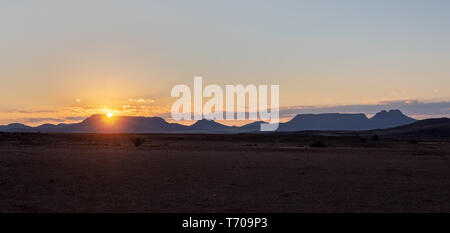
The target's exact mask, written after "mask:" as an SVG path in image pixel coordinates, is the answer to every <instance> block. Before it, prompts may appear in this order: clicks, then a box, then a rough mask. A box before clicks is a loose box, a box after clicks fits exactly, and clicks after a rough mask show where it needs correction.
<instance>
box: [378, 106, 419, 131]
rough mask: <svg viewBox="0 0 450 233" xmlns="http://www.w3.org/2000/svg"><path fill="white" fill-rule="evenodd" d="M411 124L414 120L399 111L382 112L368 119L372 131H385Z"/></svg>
mask: <svg viewBox="0 0 450 233" xmlns="http://www.w3.org/2000/svg"><path fill="white" fill-rule="evenodd" d="M413 122H416V120H415V119H413V118H411V117H408V116H406V115H404V114H403V113H402V112H401V111H400V110H390V111H384V110H383V111H381V112H379V113H377V114H375V116H373V117H372V118H370V127H371V128H374V129H386V128H392V127H396V126H399V125H406V124H411V123H413Z"/></svg>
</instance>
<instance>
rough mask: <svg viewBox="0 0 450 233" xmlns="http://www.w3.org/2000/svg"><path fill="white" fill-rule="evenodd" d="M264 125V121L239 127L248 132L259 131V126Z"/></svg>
mask: <svg viewBox="0 0 450 233" xmlns="http://www.w3.org/2000/svg"><path fill="white" fill-rule="evenodd" d="M263 123H266V122H264V121H255V122H252V123H249V124H246V125H243V126H241V127H239V128H240V129H242V130H249V131H259V130H260V129H261V124H263Z"/></svg>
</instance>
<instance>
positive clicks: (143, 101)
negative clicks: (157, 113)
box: [128, 98, 155, 104]
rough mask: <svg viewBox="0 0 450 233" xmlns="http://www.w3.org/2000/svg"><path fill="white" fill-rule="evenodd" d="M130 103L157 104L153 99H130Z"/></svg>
mask: <svg viewBox="0 0 450 233" xmlns="http://www.w3.org/2000/svg"><path fill="white" fill-rule="evenodd" d="M128 101H130V102H136V103H149V104H150V103H154V102H155V100H153V99H148V98H147V99H128Z"/></svg>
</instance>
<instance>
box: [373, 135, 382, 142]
mask: <svg viewBox="0 0 450 233" xmlns="http://www.w3.org/2000/svg"><path fill="white" fill-rule="evenodd" d="M372 141H380V137H379V136H378V135H373V136H372Z"/></svg>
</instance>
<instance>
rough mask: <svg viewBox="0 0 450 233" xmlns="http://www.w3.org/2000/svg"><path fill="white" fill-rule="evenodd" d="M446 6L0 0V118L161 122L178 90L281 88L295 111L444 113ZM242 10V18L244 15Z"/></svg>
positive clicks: (447, 100) (449, 106)
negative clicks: (195, 84) (109, 116)
mask: <svg viewBox="0 0 450 233" xmlns="http://www.w3.org/2000/svg"><path fill="white" fill-rule="evenodd" d="M449 7H450V2H449V1H445V0H433V1H424V0H414V1H406V0H399V1H395V2H392V1H387V0H382V1H371V2H362V1H356V0H346V1H340V2H336V1H331V0H327V1H320V3H319V2H317V1H281V2H279V1H277V2H276V4H275V2H270V1H245V2H242V1H226V2H214V3H213V2H211V1H189V2H188V1H185V2H180V1H177V2H174V1H145V2H144V1H135V2H133V3H129V2H127V1H106V0H103V1H101V0H95V1H72V2H61V1H50V0H46V1H39V2H37V1H35V2H32V1H7V2H4V3H2V7H1V8H0V25H1V26H2V27H1V28H2V29H1V31H2V36H1V38H0V51H2V52H1V55H0V82H1V84H2V85H1V86H0V98H1V99H2V101H1V102H0V125H3V124H8V123H12V122H19V123H26V124H28V125H39V124H42V123H61V122H65V123H71V122H78V121H80V120H81V119H84V118H86V117H88V116H90V115H92V114H96V113H107V112H111V113H114V114H115V115H131V116H164V117H166V118H167V116H168V113H169V111H170V105H171V103H172V102H173V101H174V99H173V98H171V97H170V90H171V88H172V87H173V86H174V85H176V84H186V85H188V86H192V77H193V76H196V75H201V76H203V78H204V80H205V85H207V84H217V85H220V86H223V85H225V84H244V85H247V84H256V85H258V84H269V85H270V84H279V85H280V106H281V111H280V114H281V116H280V117H281V118H282V119H287V118H291V117H292V116H294V115H296V114H299V113H324V112H351V113H358V112H361V113H366V114H368V115H371V114H374V113H376V112H377V111H380V110H382V109H386V110H387V109H400V110H402V111H403V112H404V113H405V114H407V115H409V116H411V117H414V118H417V119H423V118H430V117H440V116H450V95H449V94H448V93H450V78H449V76H450V65H449V64H450V44H449V43H448V41H450V15H449V14H448V9H449ZM248 12H251V14H249V13H248Z"/></svg>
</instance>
